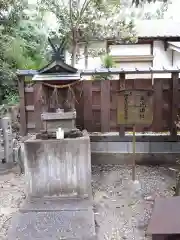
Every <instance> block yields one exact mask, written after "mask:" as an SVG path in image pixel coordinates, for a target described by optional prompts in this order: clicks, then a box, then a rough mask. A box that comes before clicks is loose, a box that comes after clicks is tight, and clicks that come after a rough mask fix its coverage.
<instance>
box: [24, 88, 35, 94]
mask: <svg viewBox="0 0 180 240" xmlns="http://www.w3.org/2000/svg"><path fill="white" fill-rule="evenodd" d="M24 91H25V92H26V93H31V92H34V88H33V87H25V88H24Z"/></svg>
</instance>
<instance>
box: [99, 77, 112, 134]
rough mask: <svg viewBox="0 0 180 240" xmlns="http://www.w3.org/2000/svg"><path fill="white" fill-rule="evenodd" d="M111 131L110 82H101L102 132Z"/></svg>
mask: <svg viewBox="0 0 180 240" xmlns="http://www.w3.org/2000/svg"><path fill="white" fill-rule="evenodd" d="M109 131H110V81H109V80H102V81H101V132H109Z"/></svg>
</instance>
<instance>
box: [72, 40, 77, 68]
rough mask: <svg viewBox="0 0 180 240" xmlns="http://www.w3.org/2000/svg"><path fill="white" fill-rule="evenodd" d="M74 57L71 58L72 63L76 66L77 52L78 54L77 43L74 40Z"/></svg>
mask: <svg viewBox="0 0 180 240" xmlns="http://www.w3.org/2000/svg"><path fill="white" fill-rule="evenodd" d="M72 45H73V46H72V58H71V65H72V66H73V67H74V66H75V64H76V54H77V43H76V42H73V44H72Z"/></svg>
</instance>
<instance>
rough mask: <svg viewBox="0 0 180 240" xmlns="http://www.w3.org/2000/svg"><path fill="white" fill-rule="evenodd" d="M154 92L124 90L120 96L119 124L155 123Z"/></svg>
mask: <svg viewBox="0 0 180 240" xmlns="http://www.w3.org/2000/svg"><path fill="white" fill-rule="evenodd" d="M152 95H153V94H152V90H133V89H132V90H122V91H121V92H120V94H119V96H118V111H117V123H118V124H123V125H132V124H143V125H150V124H152V121H153V97H152Z"/></svg>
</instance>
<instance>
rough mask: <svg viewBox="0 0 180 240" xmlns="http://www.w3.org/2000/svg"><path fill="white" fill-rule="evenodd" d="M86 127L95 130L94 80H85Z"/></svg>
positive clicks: (90, 130) (88, 129)
mask: <svg viewBox="0 0 180 240" xmlns="http://www.w3.org/2000/svg"><path fill="white" fill-rule="evenodd" d="M83 100H84V128H85V129H86V130H87V131H89V132H92V131H93V114H92V81H83Z"/></svg>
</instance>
